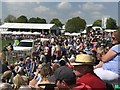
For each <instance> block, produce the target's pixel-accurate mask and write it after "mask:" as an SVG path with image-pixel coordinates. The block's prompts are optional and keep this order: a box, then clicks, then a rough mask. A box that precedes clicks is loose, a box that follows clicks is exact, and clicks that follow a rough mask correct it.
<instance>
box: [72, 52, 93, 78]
mask: <svg viewBox="0 0 120 90" xmlns="http://www.w3.org/2000/svg"><path fill="white" fill-rule="evenodd" d="M71 64H72V65H73V66H74V72H75V74H76V76H77V77H80V76H82V75H84V74H86V73H88V72H92V71H93V65H94V64H95V62H94V60H93V58H92V56H91V55H88V54H79V55H77V56H76V60H75V62H74V63H71Z"/></svg>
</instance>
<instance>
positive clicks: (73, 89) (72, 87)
mask: <svg viewBox="0 0 120 90" xmlns="http://www.w3.org/2000/svg"><path fill="white" fill-rule="evenodd" d="M49 80H50V81H53V82H56V86H57V87H56V89H57V90H91V88H90V87H89V86H87V85H85V84H84V86H82V85H83V84H82V83H81V84H80V85H79V86H77V85H76V76H75V73H74V72H73V71H72V70H71V69H70V68H68V67H67V66H61V67H59V68H58V69H56V71H55V72H54V74H53V75H52V76H51V77H49ZM87 88H89V89H87Z"/></svg>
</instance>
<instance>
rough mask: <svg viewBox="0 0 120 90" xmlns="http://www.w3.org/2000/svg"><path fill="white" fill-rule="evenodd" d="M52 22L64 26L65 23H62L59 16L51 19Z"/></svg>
mask: <svg viewBox="0 0 120 90" xmlns="http://www.w3.org/2000/svg"><path fill="white" fill-rule="evenodd" d="M50 23H51V24H55V25H56V26H58V27H61V28H62V26H63V24H62V23H61V21H60V20H59V19H58V18H54V19H52V20H51V21H50Z"/></svg>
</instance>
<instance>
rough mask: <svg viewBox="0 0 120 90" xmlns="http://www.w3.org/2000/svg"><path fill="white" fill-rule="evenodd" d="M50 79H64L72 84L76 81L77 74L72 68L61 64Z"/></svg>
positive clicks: (53, 80) (52, 80)
mask: <svg viewBox="0 0 120 90" xmlns="http://www.w3.org/2000/svg"><path fill="white" fill-rule="evenodd" d="M48 80H49V81H51V82H55V81H57V80H64V81H65V82H66V83H67V84H69V85H71V84H75V83H76V76H75V73H74V72H73V71H72V69H70V68H68V67H67V66H61V67H59V68H57V69H56V70H55V72H54V74H53V75H52V76H50V77H49V78H48Z"/></svg>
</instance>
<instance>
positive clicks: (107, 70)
mask: <svg viewBox="0 0 120 90" xmlns="http://www.w3.org/2000/svg"><path fill="white" fill-rule="evenodd" d="M119 35H120V30H119V31H115V32H114V33H113V35H112V44H113V46H112V47H111V49H110V50H109V51H108V52H107V53H106V54H105V55H103V56H102V58H101V60H102V61H101V62H100V63H99V64H98V65H96V66H95V67H94V68H96V69H95V70H94V72H95V73H96V74H97V76H99V77H100V78H101V79H102V80H104V81H107V82H110V83H112V84H116V83H118V81H119V80H118V79H119V78H120V76H119V75H120V67H119V64H120V61H119V59H120V37H119Z"/></svg>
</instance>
